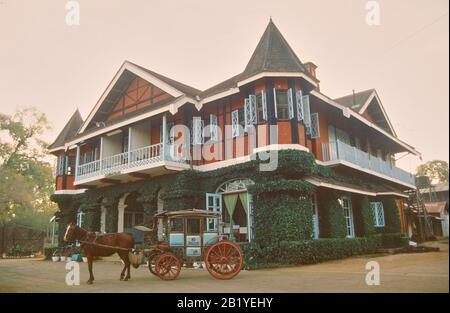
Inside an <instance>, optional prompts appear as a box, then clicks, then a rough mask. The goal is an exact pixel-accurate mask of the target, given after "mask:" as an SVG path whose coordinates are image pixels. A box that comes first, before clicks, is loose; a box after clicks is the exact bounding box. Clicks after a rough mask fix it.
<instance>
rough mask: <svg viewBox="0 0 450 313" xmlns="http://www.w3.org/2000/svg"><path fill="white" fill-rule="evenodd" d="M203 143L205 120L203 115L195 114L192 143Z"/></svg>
mask: <svg viewBox="0 0 450 313" xmlns="http://www.w3.org/2000/svg"><path fill="white" fill-rule="evenodd" d="M202 143H203V121H202V119H201V117H199V116H194V118H193V119H192V144H194V145H201V144H202Z"/></svg>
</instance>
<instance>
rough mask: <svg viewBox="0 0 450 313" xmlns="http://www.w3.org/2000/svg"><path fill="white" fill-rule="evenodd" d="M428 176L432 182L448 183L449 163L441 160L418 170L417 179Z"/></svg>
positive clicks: (422, 165) (426, 164) (421, 166)
mask: <svg viewBox="0 0 450 313" xmlns="http://www.w3.org/2000/svg"><path fill="white" fill-rule="evenodd" d="M419 176H427V177H428V178H429V179H430V181H431V182H445V183H448V162H446V161H441V160H433V161H429V162H427V163H425V164H421V165H419V166H418V167H417V169H416V177H419Z"/></svg>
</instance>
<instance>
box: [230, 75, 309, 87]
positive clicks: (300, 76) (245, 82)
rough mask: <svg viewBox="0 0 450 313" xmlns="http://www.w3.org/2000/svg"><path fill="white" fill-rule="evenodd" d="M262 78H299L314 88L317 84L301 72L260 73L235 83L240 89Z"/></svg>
mask: <svg viewBox="0 0 450 313" xmlns="http://www.w3.org/2000/svg"><path fill="white" fill-rule="evenodd" d="M264 77H299V78H303V79H305V80H307V81H308V82H309V83H310V84H312V85H313V86H314V87H317V82H315V81H314V80H312V79H311V78H310V77H309V76H307V75H306V74H305V73H303V72H262V73H259V74H256V75H253V76H251V77H249V78H246V79H244V80H241V81H239V82H238V83H237V86H238V87H241V86H244V85H246V84H248V83H251V82H253V81H255V80H258V79H261V78H264Z"/></svg>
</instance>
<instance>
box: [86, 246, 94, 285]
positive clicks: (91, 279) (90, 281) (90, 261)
mask: <svg viewBox="0 0 450 313" xmlns="http://www.w3.org/2000/svg"><path fill="white" fill-rule="evenodd" d="M87 259H88V268H89V280H88V281H87V283H88V285H91V284H92V283H93V282H94V274H93V273H92V263H93V260H94V256H93V255H92V254H90V253H89V254H88V255H87Z"/></svg>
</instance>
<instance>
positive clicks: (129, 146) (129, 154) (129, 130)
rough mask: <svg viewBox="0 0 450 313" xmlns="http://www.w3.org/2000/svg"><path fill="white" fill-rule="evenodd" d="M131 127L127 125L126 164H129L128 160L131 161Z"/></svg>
mask: <svg viewBox="0 0 450 313" xmlns="http://www.w3.org/2000/svg"><path fill="white" fill-rule="evenodd" d="M131 129H132V127H129V128H128V165H130V162H131V142H132V141H131V136H132V134H131Z"/></svg>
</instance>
